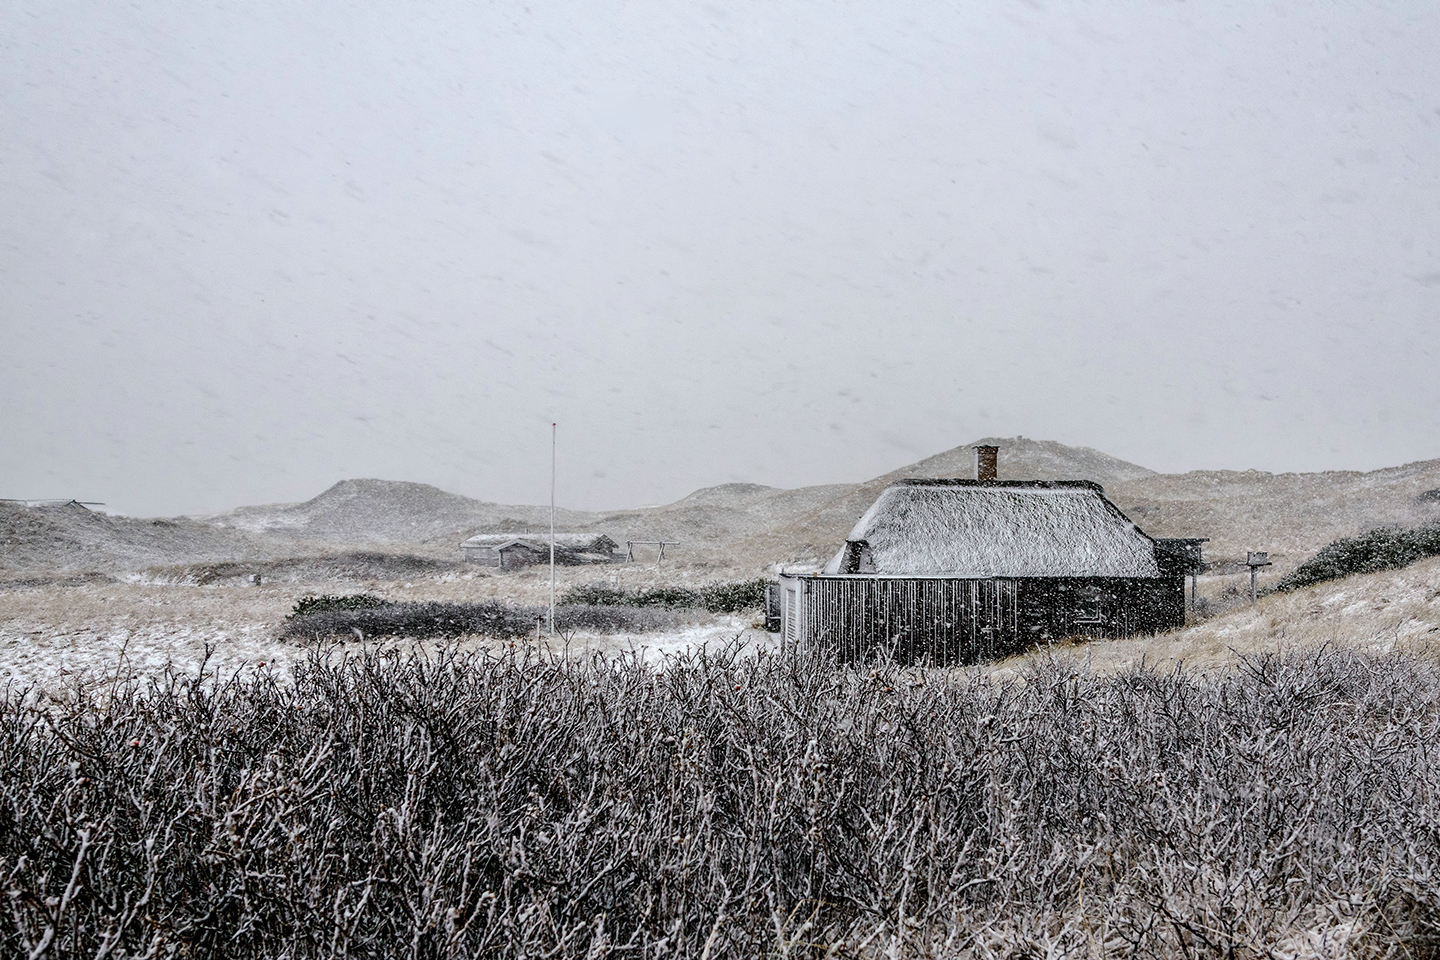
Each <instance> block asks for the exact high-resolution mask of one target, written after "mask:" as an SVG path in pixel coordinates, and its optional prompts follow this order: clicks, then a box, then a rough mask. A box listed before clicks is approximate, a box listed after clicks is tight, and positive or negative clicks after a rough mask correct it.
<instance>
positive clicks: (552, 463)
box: [550, 423, 556, 637]
mask: <svg viewBox="0 0 1440 960" xmlns="http://www.w3.org/2000/svg"><path fill="white" fill-rule="evenodd" d="M555 427H556V425H555V424H553V423H552V424H550V636H552V637H553V636H555Z"/></svg>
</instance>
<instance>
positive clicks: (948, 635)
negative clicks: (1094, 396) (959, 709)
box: [777, 480, 1199, 663]
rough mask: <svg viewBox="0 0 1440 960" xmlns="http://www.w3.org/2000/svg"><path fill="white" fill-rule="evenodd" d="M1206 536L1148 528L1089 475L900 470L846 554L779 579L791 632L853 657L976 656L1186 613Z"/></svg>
mask: <svg viewBox="0 0 1440 960" xmlns="http://www.w3.org/2000/svg"><path fill="white" fill-rule="evenodd" d="M1198 554H1199V550H1198V541H1183V545H1182V542H1179V541H1177V542H1169V541H1162V540H1156V539H1154V538H1152V537H1149V536H1147V535H1146V534H1145V533H1143V532H1142V531H1141V530H1140V529H1139V528H1138V527H1136V526H1135V524H1133V523H1132V522H1130V520H1129V518H1127V517H1126V516H1125V515H1124V514H1123V513H1121V512H1120V510H1119V508H1118V507H1116V506H1115V505H1114V504H1113V503H1111V502H1110V501H1109V500H1108V499H1106V497H1105V493H1104V490H1103V489H1102V488H1101V487H1100V485H1099V484H1096V483H1092V482H1090V481H1087V480H1069V481H1015V480H901V481H899V482H897V483H894V484H891V485H890V486H889V487H887V488H886V489H885V490H884V492H882V493H881V494H880V497H879V499H877V500H876V501H875V504H874V505H873V506H872V507H871V508H870V509H869V510H868V511H866V513H865V515H864V516H863V517H861V518H860V521H859V523H857V524H856V525H855V528H854V529H853V530H852V531H851V532H850V535H849V536H848V537H847V538H846V540H845V545H844V546H843V547H841V549H840V550H839V552H838V553H837V554H836V555H835V557H834V558H833V559H832V560H831V561H830V563H829V564H827V565H826V567H825V568H824V570H823V571H822V572H821V573H819V574H816V575H813V576H784V577H781V579H780V583H779V584H778V586H777V592H778V594H779V596H778V597H777V600H778V606H779V607H780V610H779V612H780V628H781V632H782V634H783V636H784V639H785V640H786V641H787V642H790V643H796V644H800V645H814V646H817V647H821V648H825V649H829V650H832V651H834V652H835V654H836V655H837V656H838V657H840V658H841V659H843V660H854V659H863V658H865V657H867V656H870V655H872V654H874V653H877V652H879V651H881V650H886V651H888V652H889V653H890V655H892V656H894V657H896V658H897V659H900V660H905V661H913V660H920V659H930V660H934V661H937V662H942V663H976V662H979V661H982V660H990V659H994V658H997V657H1003V656H1008V655H1010V654H1013V653H1017V652H1020V651H1022V650H1025V649H1029V648H1030V647H1033V646H1035V645H1037V644H1041V643H1047V642H1052V641H1055V640H1059V639H1062V638H1064V637H1068V636H1075V635H1081V634H1084V635H1088V636H1098V637H1114V636H1124V635H1127V634H1134V633H1145V632H1151V631H1157V630H1164V629H1169V628H1171V627H1175V626H1180V625H1182V624H1183V623H1184V622H1185V584H1184V576H1185V574H1186V573H1189V572H1191V570H1192V568H1193V566H1194V565H1195V564H1196V563H1198V562H1199V557H1198Z"/></svg>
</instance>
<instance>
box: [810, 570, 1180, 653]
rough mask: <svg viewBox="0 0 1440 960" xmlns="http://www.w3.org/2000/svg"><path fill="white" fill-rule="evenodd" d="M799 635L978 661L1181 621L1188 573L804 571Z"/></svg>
mask: <svg viewBox="0 0 1440 960" xmlns="http://www.w3.org/2000/svg"><path fill="white" fill-rule="evenodd" d="M799 583H800V584H801V589H803V591H804V593H805V597H804V601H803V607H802V611H801V615H802V619H803V623H801V624H800V626H801V629H800V630H799V631H798V637H797V639H799V640H800V641H801V642H804V643H813V644H816V645H818V646H820V647H821V648H823V649H827V650H832V651H834V653H835V655H836V656H837V657H839V658H840V659H841V660H845V661H853V660H863V659H866V658H868V657H871V656H875V655H877V654H879V653H880V652H881V651H882V650H883V651H888V653H889V655H890V656H892V657H893V658H895V659H896V660H900V661H902V662H906V663H910V662H917V661H922V660H930V661H933V662H937V663H951V664H966V663H980V662H983V661H986V660H994V659H998V658H1001V657H1007V656H1010V655H1012V654H1015V653H1020V652H1023V651H1025V650H1028V649H1030V648H1032V647H1035V646H1039V645H1043V644H1047V643H1054V642H1056V641H1058V640H1063V639H1065V638H1068V637H1078V636H1091V637H1120V636H1129V635H1132V634H1137V633H1152V632H1155V631H1159V630H1167V629H1171V628H1173V627H1178V626H1182V625H1184V623H1185V581H1184V578H1182V577H1164V578H1155V579H1139V578H1136V579H1121V578H1113V577H1095V578H1071V577H1053V578H1034V579H993V580H958V579H940V578H933V579H918V578H917V579H909V578H900V577H814V578H801V579H800V581H799Z"/></svg>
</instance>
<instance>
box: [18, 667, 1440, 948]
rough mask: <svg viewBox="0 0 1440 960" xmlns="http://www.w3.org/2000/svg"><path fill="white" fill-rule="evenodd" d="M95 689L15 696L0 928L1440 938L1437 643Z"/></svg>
mask: <svg viewBox="0 0 1440 960" xmlns="http://www.w3.org/2000/svg"><path fill="white" fill-rule="evenodd" d="M81 689H82V690H84V689H94V688H81ZM104 692H105V696H106V700H105V702H103V703H100V702H95V701H92V700H89V699H86V697H85V694H84V693H83V692H80V693H77V694H76V696H75V698H74V699H72V700H70V701H66V702H59V703H52V704H48V705H46V706H45V707H44V708H43V709H42V708H32V707H29V706H27V705H26V704H25V702H24V701H23V700H22V699H21V698H20V697H19V696H18V695H16V694H14V693H12V694H11V695H10V698H9V699H8V700H7V701H3V702H0V757H3V758H4V761H5V776H4V777H0V891H3V893H4V897H5V904H6V909H5V910H4V911H0V955H3V956H31V957H37V958H38V957H72V956H87V957H94V956H112V957H122V956H123V957H137V956H160V957H163V956H182V957H185V956H188V957H216V958H227V957H247V958H248V957H257V958H258V957H267V958H268V957H280V956H284V957H288V958H292V960H307V958H312V957H336V956H352V957H374V958H381V957H395V956H409V957H427V958H452V957H453V958H461V957H488V956H497V957H498V956H532V957H540V956H546V957H554V958H557V960H565V958H580V957H606V956H614V957H631V956H634V957H661V956H675V957H696V958H698V957H702V956H709V957H731V956H735V957H750V956H777V957H780V956H797V957H798V956H805V957H822V956H825V955H827V953H828V954H829V955H831V956H837V957H839V956H851V957H860V956H876V957H880V956H907V957H955V956H1005V957H1016V958H1018V957H1033V956H1057V957H1059V956H1075V957H1090V956H1140V957H1172V956H1185V957H1217V958H1220V957H1267V956H1277V957H1279V956H1285V957H1296V956H1321V955H1325V956H1357V957H1359V956H1367V957H1368V956H1374V957H1386V956H1390V957H1434V956H1436V953H1437V950H1440V833H1437V831H1436V830H1435V828H1434V827H1435V824H1437V823H1440V790H1436V789H1434V785H1435V783H1436V782H1437V779H1440V770H1437V767H1436V764H1437V762H1440V760H1437V758H1436V756H1435V749H1434V744H1435V742H1436V741H1437V740H1440V669H1437V664H1436V663H1435V662H1433V661H1421V660H1412V659H1405V658H1401V657H1397V656H1388V657H1379V656H1367V655H1359V654H1353V653H1351V654H1341V653H1333V652H1332V653H1322V654H1310V655H1308V656H1304V657H1288V658H1266V659H1257V660H1253V661H1250V662H1249V663H1247V664H1246V669H1244V670H1243V671H1241V672H1239V673H1236V674H1232V675H1226V676H1219V677H1200V676H1195V677H1192V676H1188V675H1185V674H1183V673H1180V672H1170V673H1157V672H1155V671H1153V670H1143V669H1142V670H1134V671H1130V672H1126V673H1122V674H1119V675H1115V676H1101V675H1094V674H1087V673H1081V672H1077V670H1076V669H1075V668H1074V667H1072V666H1066V665H1064V664H1061V663H1040V664H1038V665H1036V666H1035V667H1034V668H1033V669H1031V670H1030V672H1028V673H1027V674H1025V675H1024V676H1022V677H1019V678H1016V679H1011V680H1007V681H999V682H997V681H993V680H991V679H989V678H986V677H982V676H976V675H973V674H967V673H965V672H963V671H949V670H925V669H907V670H900V669H898V668H896V667H894V666H893V665H887V664H879V665H875V666H873V667H867V668H866V669H861V670H852V669H839V668H836V667H834V666H833V665H831V664H828V663H826V662H824V661H823V660H807V659H799V658H795V657H793V656H790V655H784V656H771V655H759V656H750V657H747V656H739V655H738V651H737V650H727V651H721V652H720V653H718V654H716V655H709V656H704V655H696V656H685V657H677V658H674V659H671V660H669V661H668V662H667V663H665V664H664V665H663V667H662V668H661V669H656V667H655V665H653V664H648V665H647V664H645V663H643V662H640V661H638V660H637V659H634V658H628V659H620V660H618V661H617V660H603V659H596V660H592V661H587V662H578V663H577V662H574V661H565V660H561V659H554V660H552V659H537V658H535V657H533V656H530V655H526V654H519V653H514V652H507V653H506V654H505V655H502V656H498V657H497V656H490V655H485V654H476V655H461V654H457V653H453V652H442V653H441V654H439V655H438V656H434V657H431V658H427V657H423V656H419V655H409V656H406V655H399V654H395V653H384V652H370V653H366V654H364V655H361V656H351V657H339V656H329V657H327V656H322V655H319V654H315V655H313V656H312V658H311V659H310V660H309V662H308V663H306V664H305V665H304V666H303V667H302V668H300V669H297V670H296V672H295V674H294V676H293V678H291V677H280V676H275V675H269V674H264V673H262V674H260V675H256V676H250V677H248V678H244V679H239V678H237V679H233V680H230V681H228V682H225V683H219V684H217V683H215V682H214V681H207V682H204V683H197V682H195V681H194V680H193V679H191V678H186V677H179V676H173V675H171V676H168V677H166V678H164V679H163V680H162V681H161V682H159V683H158V685H156V686H153V687H150V688H148V689H147V688H142V687H141V686H140V685H139V684H138V682H136V681H134V680H126V679H124V678H123V677H122V678H117V680H116V681H115V683H114V684H112V685H109V686H107V687H105V688H104ZM1315 944H1321V945H1322V946H1323V951H1322V950H1321V949H1318V948H1314V949H1312V947H1314V945H1315ZM1307 945H1308V946H1307Z"/></svg>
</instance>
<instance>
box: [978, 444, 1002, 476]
mask: <svg viewBox="0 0 1440 960" xmlns="http://www.w3.org/2000/svg"><path fill="white" fill-rule="evenodd" d="M999 456H1000V448H999V447H990V446H986V445H984V444H981V445H979V446H977V447H976V448H975V479H976V480H995V479H997V477H996V472H997V471H996V469H995V464H996V461H997V460H998V459H999Z"/></svg>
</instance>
